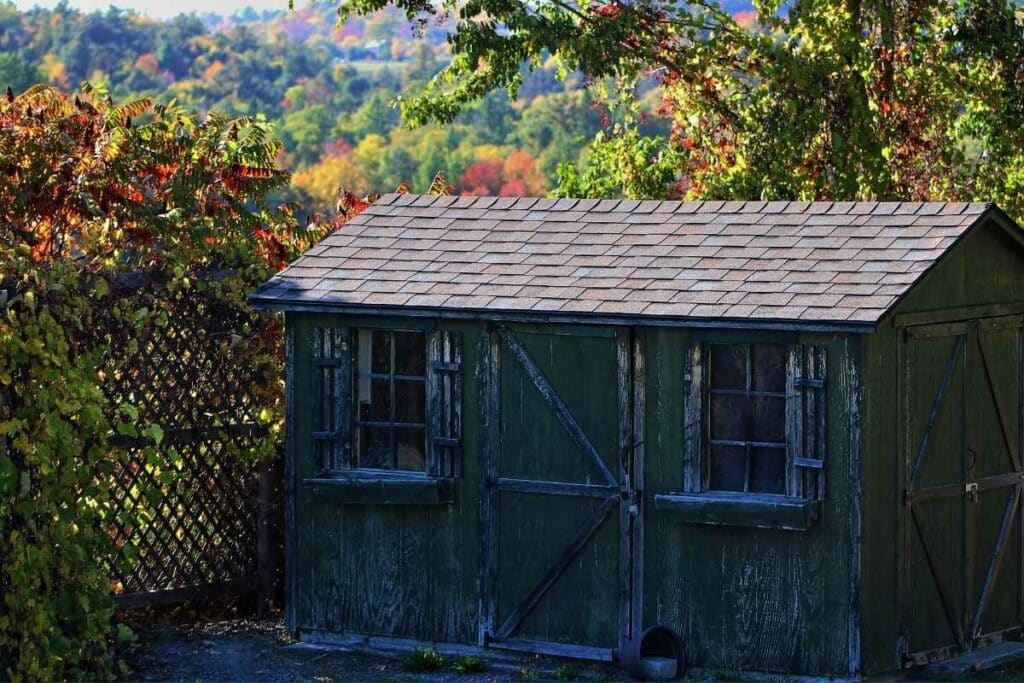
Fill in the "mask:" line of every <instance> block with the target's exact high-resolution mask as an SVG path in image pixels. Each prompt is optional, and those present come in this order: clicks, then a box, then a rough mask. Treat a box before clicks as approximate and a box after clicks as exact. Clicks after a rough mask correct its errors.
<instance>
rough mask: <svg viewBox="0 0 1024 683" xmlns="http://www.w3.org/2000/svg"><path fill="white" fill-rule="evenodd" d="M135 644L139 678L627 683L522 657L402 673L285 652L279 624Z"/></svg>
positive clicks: (223, 625) (232, 626)
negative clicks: (479, 666)
mask: <svg viewBox="0 0 1024 683" xmlns="http://www.w3.org/2000/svg"><path fill="white" fill-rule="evenodd" d="M132 628H133V630H134V631H135V634H136V638H137V639H136V642H134V643H133V644H132V645H130V646H128V647H126V648H125V650H124V652H123V653H122V656H123V658H124V660H125V662H126V663H127V664H128V666H129V667H131V671H132V673H131V678H132V679H133V680H138V681H182V682H185V681H188V682H189V683H193V682H197V681H203V682H213V681H247V682H248V681H251V682H253V683H259V682H264V681H317V682H324V683H326V682H330V681H339V682H340V681H346V682H347V681H423V682H425V683H432V682H440V681H457V682H458V683H505V682H506V681H550V680H589V681H610V680H624V679H622V678H621V677H620V676H619V675H616V674H614V673H612V672H610V671H609V670H607V669H603V668H588V667H586V666H585V665H584V666H581V667H570V666H565V665H563V667H564V668H557V667H558V666H559V665H558V663H552V662H551V661H549V660H541V659H537V660H524V661H523V662H522V664H521V665H519V664H517V665H515V666H509V665H504V666H501V667H500V668H498V667H494V668H491V669H490V670H489V671H487V672H486V673H481V674H473V675H460V674H458V673H456V672H455V671H454V670H452V669H451V668H448V669H447V670H444V671H439V672H435V673H410V672H407V671H404V670H403V669H402V666H401V662H400V661H398V660H396V659H390V658H385V657H378V656H373V655H368V654H363V653H356V652H345V651H338V650H334V649H332V650H324V649H315V648H303V647H287V646H288V645H289V644H290V639H289V637H288V635H287V633H286V632H285V630H284V627H283V626H282V624H281V622H280V621H257V620H232V621H218V622H208V623H201V624H198V625H183V624H176V623H160V622H155V623H146V622H140V623H134V624H132Z"/></svg>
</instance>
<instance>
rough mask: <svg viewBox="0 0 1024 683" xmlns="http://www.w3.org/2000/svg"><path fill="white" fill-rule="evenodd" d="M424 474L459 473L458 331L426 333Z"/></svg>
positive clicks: (460, 461)
mask: <svg viewBox="0 0 1024 683" xmlns="http://www.w3.org/2000/svg"><path fill="white" fill-rule="evenodd" d="M427 474H429V475H431V476H434V477H457V476H459V475H461V474H462V335H461V334H460V333H458V332H451V331H449V330H432V331H431V332H429V333H428V335H427Z"/></svg>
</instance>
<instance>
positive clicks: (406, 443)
mask: <svg viewBox="0 0 1024 683" xmlns="http://www.w3.org/2000/svg"><path fill="white" fill-rule="evenodd" d="M425 438H426V434H425V431H424V430H423V429H396V430H395V441H396V442H397V444H398V466H397V469H400V470H415V471H418V472H423V471H426V469H427V459H426V456H425V455H424V451H425V443H426V441H425Z"/></svg>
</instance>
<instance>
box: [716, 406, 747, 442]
mask: <svg viewBox="0 0 1024 683" xmlns="http://www.w3.org/2000/svg"><path fill="white" fill-rule="evenodd" d="M751 419H752V415H751V413H750V397H749V396H734V395H731V394H726V395H721V394H720V395H717V396H712V397H711V438H712V439H721V440H725V441H746V440H748V439H749V438H750V425H751Z"/></svg>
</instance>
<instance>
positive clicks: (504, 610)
mask: <svg viewBox="0 0 1024 683" xmlns="http://www.w3.org/2000/svg"><path fill="white" fill-rule="evenodd" d="M639 358H640V353H639V343H638V342H636V341H635V340H634V338H633V335H632V333H631V331H630V330H629V329H626V328H620V329H613V328H603V327H602V328H597V327H595V328H590V327H586V328H584V327H565V328H561V327H553V326H544V327H538V328H534V327H527V326H518V327H512V326H494V327H493V328H492V329H491V330H490V333H489V349H488V358H487V363H486V367H487V377H486V378H485V381H484V382H483V383H482V384H483V386H484V387H485V394H486V396H484V397H483V400H482V402H481V403H482V404H481V410H482V411H483V412H485V413H486V415H487V420H488V423H487V428H486V438H485V441H486V447H485V452H486V456H485V467H484V471H485V472H484V482H483V486H484V510H483V522H484V529H485V531H484V546H485V550H484V563H485V566H484V569H483V582H482V591H483V596H482V615H481V628H480V640H481V643H482V644H485V645H488V646H490V647H497V648H506V649H514V650H523V651H531V652H539V653H547V654H561V655H570V656H576V657H584V658H593V659H605V660H608V659H613V658H616V657H618V656H619V655H620V653H621V652H623V649H624V648H628V643H629V642H630V640H631V639H632V638H634V637H635V635H636V633H637V632H638V630H639V628H640V625H641V624H640V615H639V608H640V602H639V601H640V592H641V590H640V580H641V576H642V568H641V564H640V563H641V552H640V538H641V533H640V532H641V529H640V525H641V514H640V505H641V500H640V495H639V494H640V490H641V487H642V453H641V447H642V446H641V443H640V441H641V440H642V439H641V438H640V436H639V435H640V434H641V433H642V410H641V407H642V386H641V385H642V383H641V382H640V381H639V379H640V378H641V377H642V368H640V367H639V362H640V361H639ZM638 416H639V417H638Z"/></svg>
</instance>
